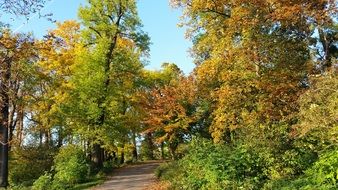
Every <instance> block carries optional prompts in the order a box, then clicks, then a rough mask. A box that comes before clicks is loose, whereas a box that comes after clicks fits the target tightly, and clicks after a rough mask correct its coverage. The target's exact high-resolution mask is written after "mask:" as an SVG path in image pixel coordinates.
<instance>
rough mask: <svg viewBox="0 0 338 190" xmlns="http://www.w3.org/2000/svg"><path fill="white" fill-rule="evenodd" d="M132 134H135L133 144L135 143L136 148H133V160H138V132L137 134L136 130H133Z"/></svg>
mask: <svg viewBox="0 0 338 190" xmlns="http://www.w3.org/2000/svg"><path fill="white" fill-rule="evenodd" d="M132 134H133V137H132V138H133V145H134V148H133V161H134V162H135V161H137V159H138V155H137V147H136V146H137V144H136V134H135V132H134V131H133V132H132Z"/></svg>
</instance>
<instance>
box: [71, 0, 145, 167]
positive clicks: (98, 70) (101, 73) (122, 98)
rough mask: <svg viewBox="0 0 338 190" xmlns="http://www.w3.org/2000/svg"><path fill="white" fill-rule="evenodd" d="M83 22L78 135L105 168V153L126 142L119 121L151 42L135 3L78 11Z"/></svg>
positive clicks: (115, 1)
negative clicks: (120, 139) (118, 140)
mask: <svg viewBox="0 0 338 190" xmlns="http://www.w3.org/2000/svg"><path fill="white" fill-rule="evenodd" d="M79 17H80V19H81V21H82V24H83V26H84V31H83V33H82V39H83V42H82V44H83V45H84V46H85V47H86V49H85V50H83V51H82V52H79V54H78V55H79V56H78V58H77V59H78V61H79V64H78V65H77V68H76V73H75V74H74V76H73V79H72V81H73V84H74V85H75V86H76V87H77V88H76V89H75V90H74V92H73V98H74V101H73V105H72V106H74V107H77V108H78V109H77V110H79V112H78V113H81V114H79V115H77V116H80V118H81V119H80V120H78V121H80V122H79V123H78V125H80V126H81V125H82V126H81V127H80V130H79V131H82V133H83V132H84V133H83V134H85V137H86V138H87V139H88V140H89V141H90V143H91V145H92V147H93V154H92V156H93V157H92V159H93V161H94V162H95V164H96V166H97V167H98V168H101V167H102V163H103V161H104V150H103V147H105V146H108V145H111V144H114V143H112V141H114V138H116V137H118V136H120V137H121V136H122V137H123V136H126V135H124V134H123V135H121V134H120V135H117V134H119V133H120V132H121V133H124V132H123V131H125V129H124V127H123V122H124V121H121V120H120V119H121V117H122V116H123V115H125V114H126V113H127V111H128V110H129V105H130V103H129V100H130V95H131V93H132V92H131V90H132V89H133V87H134V86H133V85H134V84H135V82H136V81H137V76H138V73H139V71H140V69H141V68H142V67H143V64H142V63H141V62H140V56H142V55H145V54H146V53H147V50H148V45H149V38H148V36H147V35H146V34H144V33H143V32H142V31H141V29H140V27H141V23H140V20H139V18H138V16H137V11H136V3H135V1H133V0H104V1H98V0H94V1H88V5H86V6H84V7H81V8H80V9H79ZM83 116H85V117H83ZM84 124H85V126H83V125H84ZM122 144H124V143H123V142H122Z"/></svg>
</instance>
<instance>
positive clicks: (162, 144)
mask: <svg viewBox="0 0 338 190" xmlns="http://www.w3.org/2000/svg"><path fill="white" fill-rule="evenodd" d="M161 159H162V160H164V159H165V154H164V142H161Z"/></svg>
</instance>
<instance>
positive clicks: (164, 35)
mask: <svg viewBox="0 0 338 190" xmlns="http://www.w3.org/2000/svg"><path fill="white" fill-rule="evenodd" d="M81 3H82V4H83V3H85V0H52V1H50V2H49V3H47V4H46V7H45V9H44V10H43V11H42V13H53V17H52V18H53V19H55V20H57V21H59V22H62V21H64V20H69V19H77V9H78V7H79V6H80V4H81ZM138 11H139V16H140V18H141V20H142V23H143V25H144V28H143V30H144V31H145V32H147V33H148V34H149V36H150V37H151V42H152V45H151V52H150V54H151V57H150V58H149V65H148V66H147V67H146V68H148V69H160V66H161V64H162V63H163V62H172V63H176V64H177V65H178V66H179V67H180V68H181V69H182V70H183V71H184V73H186V74H188V73H190V72H191V71H192V69H193V68H194V64H193V63H192V58H191V57H190V55H189V53H188V50H189V48H190V47H191V42H190V41H189V40H187V39H185V38H184V32H185V30H184V29H183V28H179V27H177V24H178V23H179V17H180V15H181V11H180V10H174V9H172V8H171V7H170V6H169V0H138ZM11 25H12V26H11V27H12V29H13V30H14V31H17V32H33V33H34V35H35V36H36V37H42V36H43V35H44V34H45V33H46V31H47V30H48V29H50V28H54V27H55V26H54V24H53V23H50V22H48V21H46V19H44V18H39V16H37V15H36V16H33V18H32V19H31V20H30V21H28V23H27V22H26V21H25V20H19V19H15V21H11Z"/></svg>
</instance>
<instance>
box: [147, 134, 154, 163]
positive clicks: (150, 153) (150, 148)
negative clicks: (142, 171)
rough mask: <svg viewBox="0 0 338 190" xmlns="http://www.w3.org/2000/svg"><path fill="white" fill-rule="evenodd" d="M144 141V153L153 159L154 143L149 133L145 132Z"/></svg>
mask: <svg viewBox="0 0 338 190" xmlns="http://www.w3.org/2000/svg"><path fill="white" fill-rule="evenodd" d="M145 140H146V143H147V150H146V155H147V158H148V159H149V160H153V159H154V143H153V137H152V134H151V133H147V134H146V137H145Z"/></svg>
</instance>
